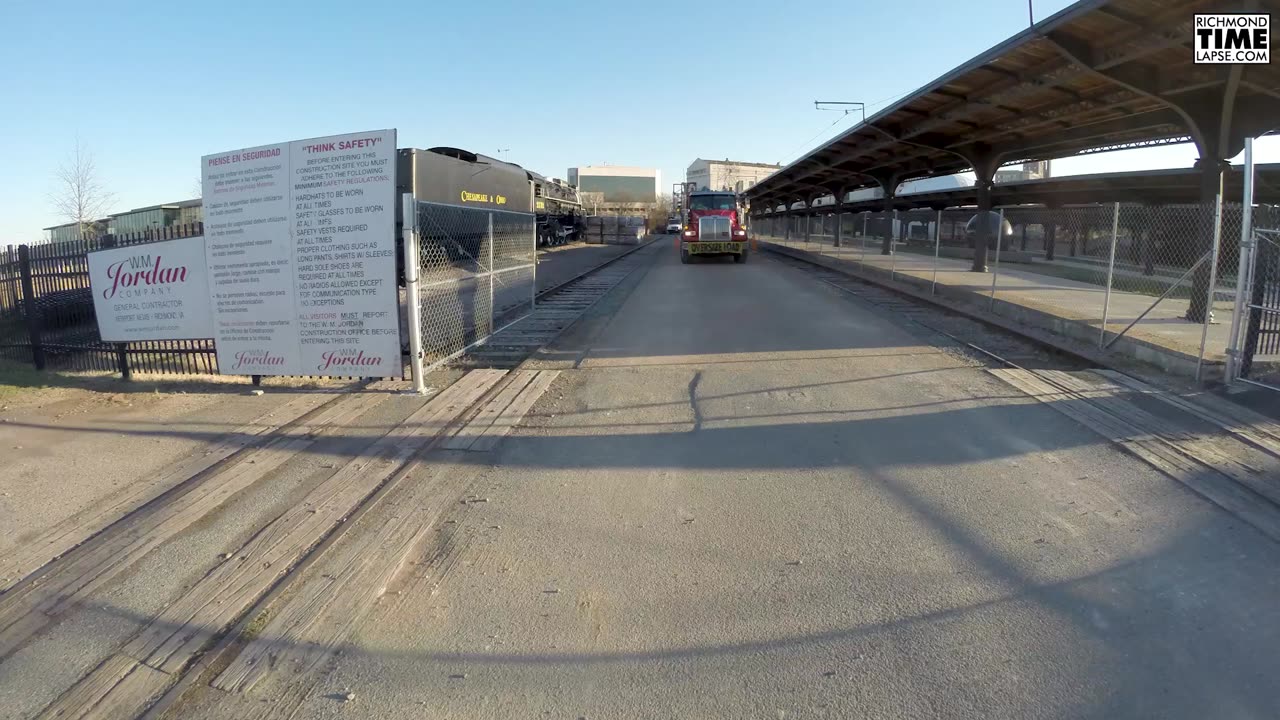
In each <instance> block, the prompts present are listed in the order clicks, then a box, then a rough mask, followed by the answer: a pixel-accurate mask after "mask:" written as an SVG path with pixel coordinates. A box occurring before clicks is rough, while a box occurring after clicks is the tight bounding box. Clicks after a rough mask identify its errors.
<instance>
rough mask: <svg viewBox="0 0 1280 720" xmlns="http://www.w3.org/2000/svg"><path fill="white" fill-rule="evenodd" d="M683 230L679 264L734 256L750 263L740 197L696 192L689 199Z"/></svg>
mask: <svg viewBox="0 0 1280 720" xmlns="http://www.w3.org/2000/svg"><path fill="white" fill-rule="evenodd" d="M686 200H687V209H686V210H685V223H684V230H683V231H682V232H681V233H680V262H682V263H689V262H691V261H692V260H693V258H694V257H698V256H704V255H705V256H712V257H715V256H721V255H732V256H733V260H734V262H740V263H741V262H746V261H747V228H746V226H745V225H743V223H742V220H743V212H742V207H741V206H740V205H739V204H738V196H737V195H736V194H734V193H731V192H723V191H721V192H717V191H713V190H695V191H693V192H690V193H689V194H688V195H687V196H686Z"/></svg>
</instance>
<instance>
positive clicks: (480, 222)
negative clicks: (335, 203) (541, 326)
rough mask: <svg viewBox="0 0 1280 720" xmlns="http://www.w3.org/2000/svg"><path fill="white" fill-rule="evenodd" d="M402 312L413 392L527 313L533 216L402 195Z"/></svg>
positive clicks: (533, 267) (532, 281)
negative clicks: (435, 372)
mask: <svg viewBox="0 0 1280 720" xmlns="http://www.w3.org/2000/svg"><path fill="white" fill-rule="evenodd" d="M402 206H403V207H404V208H405V217H404V220H405V222H404V224H403V227H404V256H405V257H404V265H405V291H406V298H405V307H406V309H407V313H406V323H407V325H408V328H407V330H408V336H409V354H410V358H409V364H410V367H411V369H412V376H413V381H414V389H415V390H417V391H419V392H420V391H422V390H423V389H424V387H425V380H424V378H425V377H426V374H427V373H429V372H431V371H432V370H434V369H436V368H438V367H440V366H441V365H443V364H444V363H446V362H449V361H450V360H453V359H454V358H457V357H458V356H460V355H462V354H463V353H464V352H466V351H467V350H469V349H471V348H473V347H475V346H477V345H481V344H483V343H484V342H485V341H487V340H488V339H489V337H490V336H491V335H493V333H494V332H496V331H497V330H500V329H501V328H502V327H504V326H505V325H509V324H512V323H514V322H517V321H518V320H520V319H522V318H523V317H525V316H526V315H528V314H529V313H530V312H532V311H533V307H534V304H535V295H536V292H537V284H536V278H537V242H538V240H537V223H536V219H535V217H534V215H533V214H532V213H521V212H510V211H504V210H489V209H482V208H469V207H462V206H458V205H444V204H440V203H432V202H423V201H418V200H414V199H413V196H412V195H405V196H404V199H403V203H402Z"/></svg>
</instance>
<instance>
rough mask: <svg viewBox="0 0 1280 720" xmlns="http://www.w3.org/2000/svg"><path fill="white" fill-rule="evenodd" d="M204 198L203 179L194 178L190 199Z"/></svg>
mask: <svg viewBox="0 0 1280 720" xmlns="http://www.w3.org/2000/svg"><path fill="white" fill-rule="evenodd" d="M203 196H204V178H196V181H195V182H194V183H192V185H191V197H193V198H200V197H203Z"/></svg>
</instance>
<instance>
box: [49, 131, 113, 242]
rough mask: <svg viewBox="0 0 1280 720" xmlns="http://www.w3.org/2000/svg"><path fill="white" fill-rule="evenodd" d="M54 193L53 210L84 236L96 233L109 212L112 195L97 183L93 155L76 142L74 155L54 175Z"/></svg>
mask: <svg viewBox="0 0 1280 720" xmlns="http://www.w3.org/2000/svg"><path fill="white" fill-rule="evenodd" d="M54 179H55V189H54V191H53V193H52V196H51V197H50V200H51V201H52V202H53V207H54V210H55V211H57V213H58V215H59V216H60V217H61V218H63V219H64V220H66V221H67V222H71V223H75V224H76V225H78V226H79V227H80V232H81V233H87V232H91V231H93V230H94V226H95V224H96V222H97V221H98V220H100V219H101V218H102V216H103V215H105V214H106V212H107V205H108V204H109V203H110V202H111V198H112V197H113V196H112V193H110V192H108V191H107V189H106V188H105V187H103V186H102V182H101V181H100V180H99V179H98V168H97V165H95V164H94V161H93V155H92V154H91V153H90V152H89V151H88V150H86V149H85V148H84V147H82V146H81V145H80V140H79V139H78V138H77V139H76V148H75V152H74V153H72V155H71V156H70V157H68V158H67V161H66V162H65V163H63V164H62V165H61V166H60V167H59V168H58V170H57V172H56V173H55V174H54Z"/></svg>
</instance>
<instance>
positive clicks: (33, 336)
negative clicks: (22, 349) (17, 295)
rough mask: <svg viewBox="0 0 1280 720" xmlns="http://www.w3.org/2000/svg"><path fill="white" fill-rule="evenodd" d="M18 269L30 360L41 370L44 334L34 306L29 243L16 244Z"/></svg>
mask: <svg viewBox="0 0 1280 720" xmlns="http://www.w3.org/2000/svg"><path fill="white" fill-rule="evenodd" d="M18 271H19V273H20V274H21V276H22V309H23V314H24V315H26V319H27V342H28V343H30V345H31V362H32V364H34V365H35V366H36V369H37V370H43V369H44V366H45V362H44V343H43V342H42V340H41V335H43V334H44V327H43V323H42V322H41V318H40V314H39V313H40V310H39V308H38V307H37V306H36V288H35V282H34V281H33V280H32V278H31V246H29V245H19V246H18Z"/></svg>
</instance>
